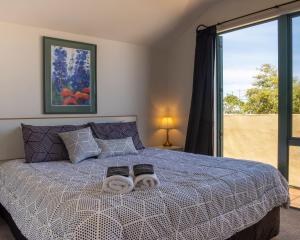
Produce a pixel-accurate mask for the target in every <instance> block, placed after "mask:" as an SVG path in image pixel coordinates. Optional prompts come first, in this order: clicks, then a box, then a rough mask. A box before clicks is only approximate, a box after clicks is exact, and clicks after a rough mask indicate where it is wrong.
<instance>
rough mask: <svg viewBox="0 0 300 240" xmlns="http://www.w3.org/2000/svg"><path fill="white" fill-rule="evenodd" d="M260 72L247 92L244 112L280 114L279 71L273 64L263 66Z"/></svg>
mask: <svg viewBox="0 0 300 240" xmlns="http://www.w3.org/2000/svg"><path fill="white" fill-rule="evenodd" d="M258 70H259V73H258V75H256V76H254V79H255V80H254V82H253V87H252V88H249V89H248V90H247V91H246V98H247V101H246V102H245V104H244V105H243V110H244V112H246V113H252V114H268V113H278V75H277V69H276V67H274V66H273V65H271V64H263V65H262V66H261V67H260V68H259V69H258Z"/></svg>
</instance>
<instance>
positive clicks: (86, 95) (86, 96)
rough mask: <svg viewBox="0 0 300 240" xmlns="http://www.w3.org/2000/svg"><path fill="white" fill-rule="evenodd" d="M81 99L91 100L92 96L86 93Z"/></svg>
mask: <svg viewBox="0 0 300 240" xmlns="http://www.w3.org/2000/svg"><path fill="white" fill-rule="evenodd" d="M81 99H83V100H89V99H90V95H88V94H86V93H81Z"/></svg>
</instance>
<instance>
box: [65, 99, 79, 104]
mask: <svg viewBox="0 0 300 240" xmlns="http://www.w3.org/2000/svg"><path fill="white" fill-rule="evenodd" d="M77 104H78V103H77V101H76V99H75V98H73V97H68V98H66V99H65V100H64V105H77Z"/></svg>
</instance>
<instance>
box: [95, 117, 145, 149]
mask: <svg viewBox="0 0 300 240" xmlns="http://www.w3.org/2000/svg"><path fill="white" fill-rule="evenodd" d="M89 125H90V126H91V128H92V131H93V133H94V135H95V137H96V138H100V139H103V140H108V139H119V138H127V137H131V138H132V141H133V143H134V146H135V148H136V149H138V150H140V149H144V146H143V144H142V142H141V140H140V137H139V133H138V130H137V126H136V122H121V123H89Z"/></svg>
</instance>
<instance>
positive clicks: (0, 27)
mask: <svg viewBox="0 0 300 240" xmlns="http://www.w3.org/2000/svg"><path fill="white" fill-rule="evenodd" d="M42 36H49V37H57V38H62V39H69V40H74V41H81V42H89V43H93V44H97V48H98V52H97V81H98V82H97V86H98V93H97V95H98V115H102V116H106V115H130V114H137V115H138V124H139V130H140V133H141V136H142V139H143V140H144V142H147V132H148V128H147V126H148V116H149V115H148V109H149V108H148V106H149V105H148V104H149V101H148V100H149V91H148V88H149V79H150V78H149V76H150V75H149V71H150V69H149V67H150V65H149V53H148V49H146V48H144V47H142V46H137V45H132V44H128V43H123V42H117V41H111V40H105V39H100V38H93V37H89V36H83V35H75V34H70V33H66V32H58V31H52V30H48V29H41V28H34V27H29V26H23V25H15V24H10V23H4V22H2V23H0V89H1V90H0V91H1V93H0V117H37V116H42V115H43V113H42V112H43V109H42V106H43V92H42V83H43V71H42V69H43V68H42Z"/></svg>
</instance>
